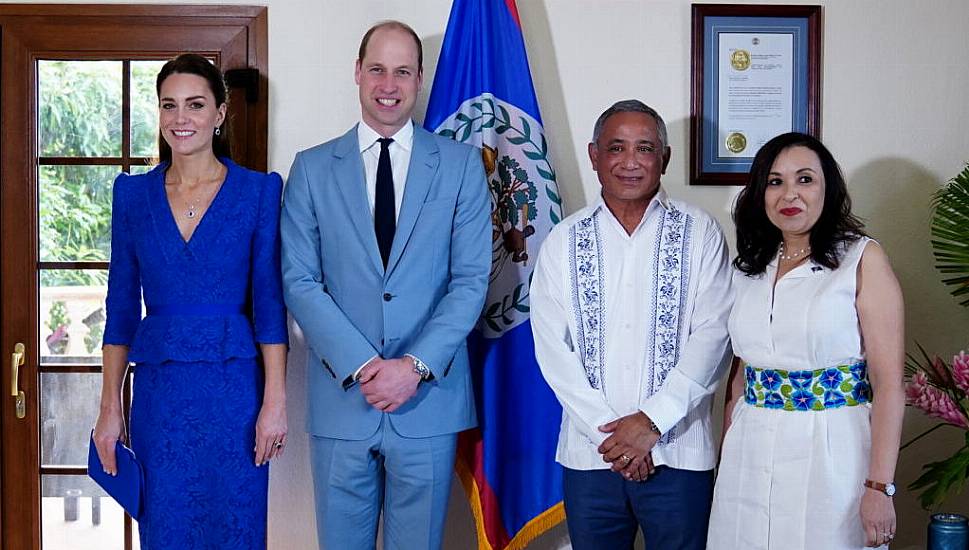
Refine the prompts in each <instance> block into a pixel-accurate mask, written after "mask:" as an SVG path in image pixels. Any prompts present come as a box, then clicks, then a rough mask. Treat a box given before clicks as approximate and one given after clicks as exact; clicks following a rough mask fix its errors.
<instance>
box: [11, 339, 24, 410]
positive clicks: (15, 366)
mask: <svg viewBox="0 0 969 550" xmlns="http://www.w3.org/2000/svg"><path fill="white" fill-rule="evenodd" d="M26 355H27V351H26V349H25V348H24V345H23V344H22V343H20V342H17V345H16V346H14V347H13V353H11V354H10V395H11V396H12V397H15V398H16V400H15V402H14V407H15V409H16V414H17V418H23V417H24V416H26V414H27V407H26V396H25V395H24V392H22V391H20V387H19V386H20V367H21V366H22V365H23V364H24V357H25V356H26Z"/></svg>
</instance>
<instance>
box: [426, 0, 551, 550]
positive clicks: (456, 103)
mask: <svg viewBox="0 0 969 550" xmlns="http://www.w3.org/2000/svg"><path fill="white" fill-rule="evenodd" d="M424 126H425V127H426V128H427V129H428V130H430V131H432V132H435V133H437V134H440V135H444V136H448V137H451V138H453V139H455V140H457V141H461V142H464V143H470V144H473V145H475V146H477V147H480V148H481V155H482V158H483V160H484V166H485V171H486V172H487V175H488V186H489V188H490V190H491V199H492V207H491V221H492V262H491V278H490V286H489V290H488V298H487V300H486V302H485V307H484V311H483V312H482V316H481V319H480V320H479V322H478V327H477V329H476V330H475V331H473V332H472V333H471V336H470V337H469V342H468V343H469V346H468V350H469V352H470V356H471V365H472V370H473V374H474V383H475V391H476V393H477V395H476V400H477V407H478V424H479V428H478V429H477V430H473V431H470V432H465V433H463V434H461V438H460V439H459V446H458V459H457V466H456V468H457V471H458V475H459V476H460V478H461V480H462V482H463V483H464V487H465V490H466V491H467V494H468V498H469V500H470V501H471V509H472V512H473V513H474V517H475V522H476V524H477V530H478V547H479V549H482V550H485V549H487V550H504V549H518V548H524V547H525V546H526V545H527V544H528V542H529V541H531V540H532V539H534V538H535V537H536V536H538V535H540V534H541V533H543V532H544V531H546V530H548V529H549V528H550V527H552V526H554V525H555V524H557V523H559V522H560V521H562V519H564V517H565V510H564V507H563V505H562V471H561V468H560V466H559V465H558V464H557V463H556V462H555V446H556V442H557V439H558V432H559V423H560V422H561V418H562V409H561V407H560V406H559V403H558V401H557V400H556V399H555V396H554V394H553V393H552V390H551V389H550V388H549V387H548V385H547V384H546V383H545V380H544V379H543V378H542V375H541V372H540V371H539V369H538V364H537V363H536V362H535V345H534V342H533V341H532V331H531V324H530V322H529V316H528V311H529V309H528V307H529V300H528V294H529V292H528V291H529V283H530V281H531V276H532V269H533V268H534V266H535V261H536V260H537V259H538V250H539V247H540V246H541V244H542V240H543V239H544V238H545V236H546V235H547V234H548V232H549V230H550V229H551V228H552V226H553V225H554V224H556V223H558V221H559V220H560V219H561V218H562V200H561V198H560V197H559V192H558V186H557V185H556V182H555V170H554V169H553V168H552V163H551V161H550V160H549V150H548V142H547V141H546V139H545V131H544V129H543V127H542V117H541V114H540V113H539V110H538V101H537V100H536V98H535V89H534V87H533V86H532V78H531V73H530V72H529V70H528V58H527V56H526V55H525V41H524V38H523V37H522V30H521V25H520V23H519V18H518V8H517V7H516V6H515V0H455V1H454V4H453V5H452V7H451V15H450V19H449V20H448V26H447V32H446V33H445V35H444V43H443V45H442V48H441V57H440V59H439V60H438V64H437V73H436V75H435V77H434V85H433V87H432V89H431V97H430V102H429V104H428V108H427V117H426V118H425V121H424Z"/></svg>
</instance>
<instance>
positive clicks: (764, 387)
mask: <svg viewBox="0 0 969 550" xmlns="http://www.w3.org/2000/svg"><path fill="white" fill-rule="evenodd" d="M744 374H745V377H746V388H745V391H744V401H746V402H747V404H748V405H753V406H755V407H764V408H767V409H783V410H785V411H823V410H825V409H837V408H838V407H854V406H855V405H863V404H865V403H868V402H870V401H871V384H869V383H868V365H867V364H866V363H865V362H864V361H861V362H858V363H855V364H854V365H838V366H835V367H829V368H825V369H815V370H792V371H787V370H780V369H759V368H757V367H752V366H750V365H746V366H745V367H744Z"/></svg>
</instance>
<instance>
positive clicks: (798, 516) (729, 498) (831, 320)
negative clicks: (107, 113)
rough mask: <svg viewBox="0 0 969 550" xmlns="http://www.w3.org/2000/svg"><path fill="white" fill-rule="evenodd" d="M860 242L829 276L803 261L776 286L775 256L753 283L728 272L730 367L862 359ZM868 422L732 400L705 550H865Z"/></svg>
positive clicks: (831, 411)
mask: <svg viewBox="0 0 969 550" xmlns="http://www.w3.org/2000/svg"><path fill="white" fill-rule="evenodd" d="M869 240H870V239H868V238H864V237H863V238H861V239H858V240H857V241H855V242H853V243H849V244H847V246H846V247H845V250H844V252H843V255H842V257H841V264H840V266H839V267H838V269H835V270H831V269H828V268H826V267H823V266H820V265H818V264H816V263H814V262H812V261H811V260H808V261H807V262H805V263H804V264H802V265H800V266H798V267H796V268H794V269H793V270H791V271H790V272H788V273H787V274H785V275H784V277H783V278H781V280H779V281H777V284H776V285H773V282H774V279H775V276H776V273H777V258H776V257H775V259H774V261H772V262H771V263H770V265H769V266H768V267H767V269H766V272H765V273H764V274H762V275H759V276H754V277H748V276H746V275H745V274H743V273H742V272H739V271H736V270H735V271H734V278H733V281H734V289H735V291H736V299H735V302H734V306H733V310H732V311H731V314H730V319H729V324H728V327H729V331H730V338H731V341H732V343H733V349H734V354H735V355H736V356H738V357H740V358H741V360H742V361H743V363H742V365H751V366H753V367H756V368H760V369H765V368H769V369H782V370H786V371H805V370H816V369H821V368H827V367H834V366H838V365H856V364H858V363H859V362H860V361H863V360H864V357H865V352H864V344H863V342H862V339H861V330H860V326H859V324H858V312H857V310H856V309H855V290H856V275H857V270H858V262H859V260H860V258H861V254H862V252H863V251H864V248H865V245H866V244H867V243H868V241H869ZM740 375H741V376H744V375H745V373H744V372H741V373H740ZM848 379H849V380H850V376H849V377H848ZM865 388H867V386H865ZM868 393H869V394H870V391H869V392H868ZM825 395H827V394H825ZM846 395H848V394H846ZM824 399H825V400H826V399H827V397H825V398H824ZM819 400H821V398H820V397H819ZM848 402H854V401H853V400H852V399H851V398H850V396H849V397H848ZM869 414H870V405H868V404H859V405H855V406H846V405H845V406H840V407H837V408H825V409H824V410H784V409H783V408H764V407H755V406H753V405H751V404H749V403H748V402H747V401H746V400H745V398H744V396H741V397H740V399H739V400H738V402H737V405H736V406H735V407H734V409H733V411H732V422H731V426H730V429H729V430H728V431H727V435H726V439H725V441H724V444H723V451H722V456H721V462H720V468H719V471H718V475H717V482H716V488H715V491H714V497H713V511H712V515H711V518H710V527H709V537H708V543H707V548H708V549H715V550H720V549H722V550H739V549H744V550H781V549H783V550H816V549H821V548H823V549H825V550H847V549H861V548H865V534H864V531H863V530H862V526H861V516H860V512H859V510H860V505H861V496H862V494H863V492H864V490H865V489H864V486H863V484H864V481H865V478H866V477H867V475H868V462H869V449H870V447H871V430H870V428H871V425H870V422H869Z"/></svg>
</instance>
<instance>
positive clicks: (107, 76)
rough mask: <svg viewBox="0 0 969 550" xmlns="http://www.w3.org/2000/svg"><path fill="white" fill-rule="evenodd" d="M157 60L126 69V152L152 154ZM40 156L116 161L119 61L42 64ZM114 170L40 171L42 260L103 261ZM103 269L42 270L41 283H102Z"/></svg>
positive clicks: (49, 168) (74, 168) (64, 168)
mask: <svg viewBox="0 0 969 550" xmlns="http://www.w3.org/2000/svg"><path fill="white" fill-rule="evenodd" d="M157 65H158V62H133V63H132V64H131V76H132V86H131V88H132V89H131V93H132V101H131V121H132V125H131V126H132V132H131V134H132V135H131V138H132V141H131V148H132V152H133V154H135V155H144V156H152V155H154V154H155V153H154V152H155V150H156V148H155V145H154V144H155V139H156V136H157V110H156V109H157V108H156V103H155V102H156V100H155V90H154V77H155V74H157V70H158V66H157ZM38 72H39V77H40V79H39V80H40V87H39V88H40V89H39V94H40V98H39V99H40V101H39V108H40V109H39V110H40V112H39V119H40V120H39V127H38V133H39V138H40V139H39V141H40V153H41V155H42V156H57V157H78V156H82V157H83V156H94V157H104V156H109V157H119V156H121V108H122V105H121V84H122V71H121V62H118V61H99V62H89V61H80V62H79V61H41V62H39V63H38ZM118 172H120V167H119V166H41V167H40V174H39V175H40V180H39V181H40V191H39V193H40V196H39V207H40V258H41V260H42V261H108V260H109V259H110V244H111V243H110V238H111V185H112V183H113V181H114V177H115V176H116V175H117V174H118ZM105 278H106V272H104V271H101V270H44V271H42V272H41V284H42V285H43V286H60V285H103V284H105V282H106V281H105Z"/></svg>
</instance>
